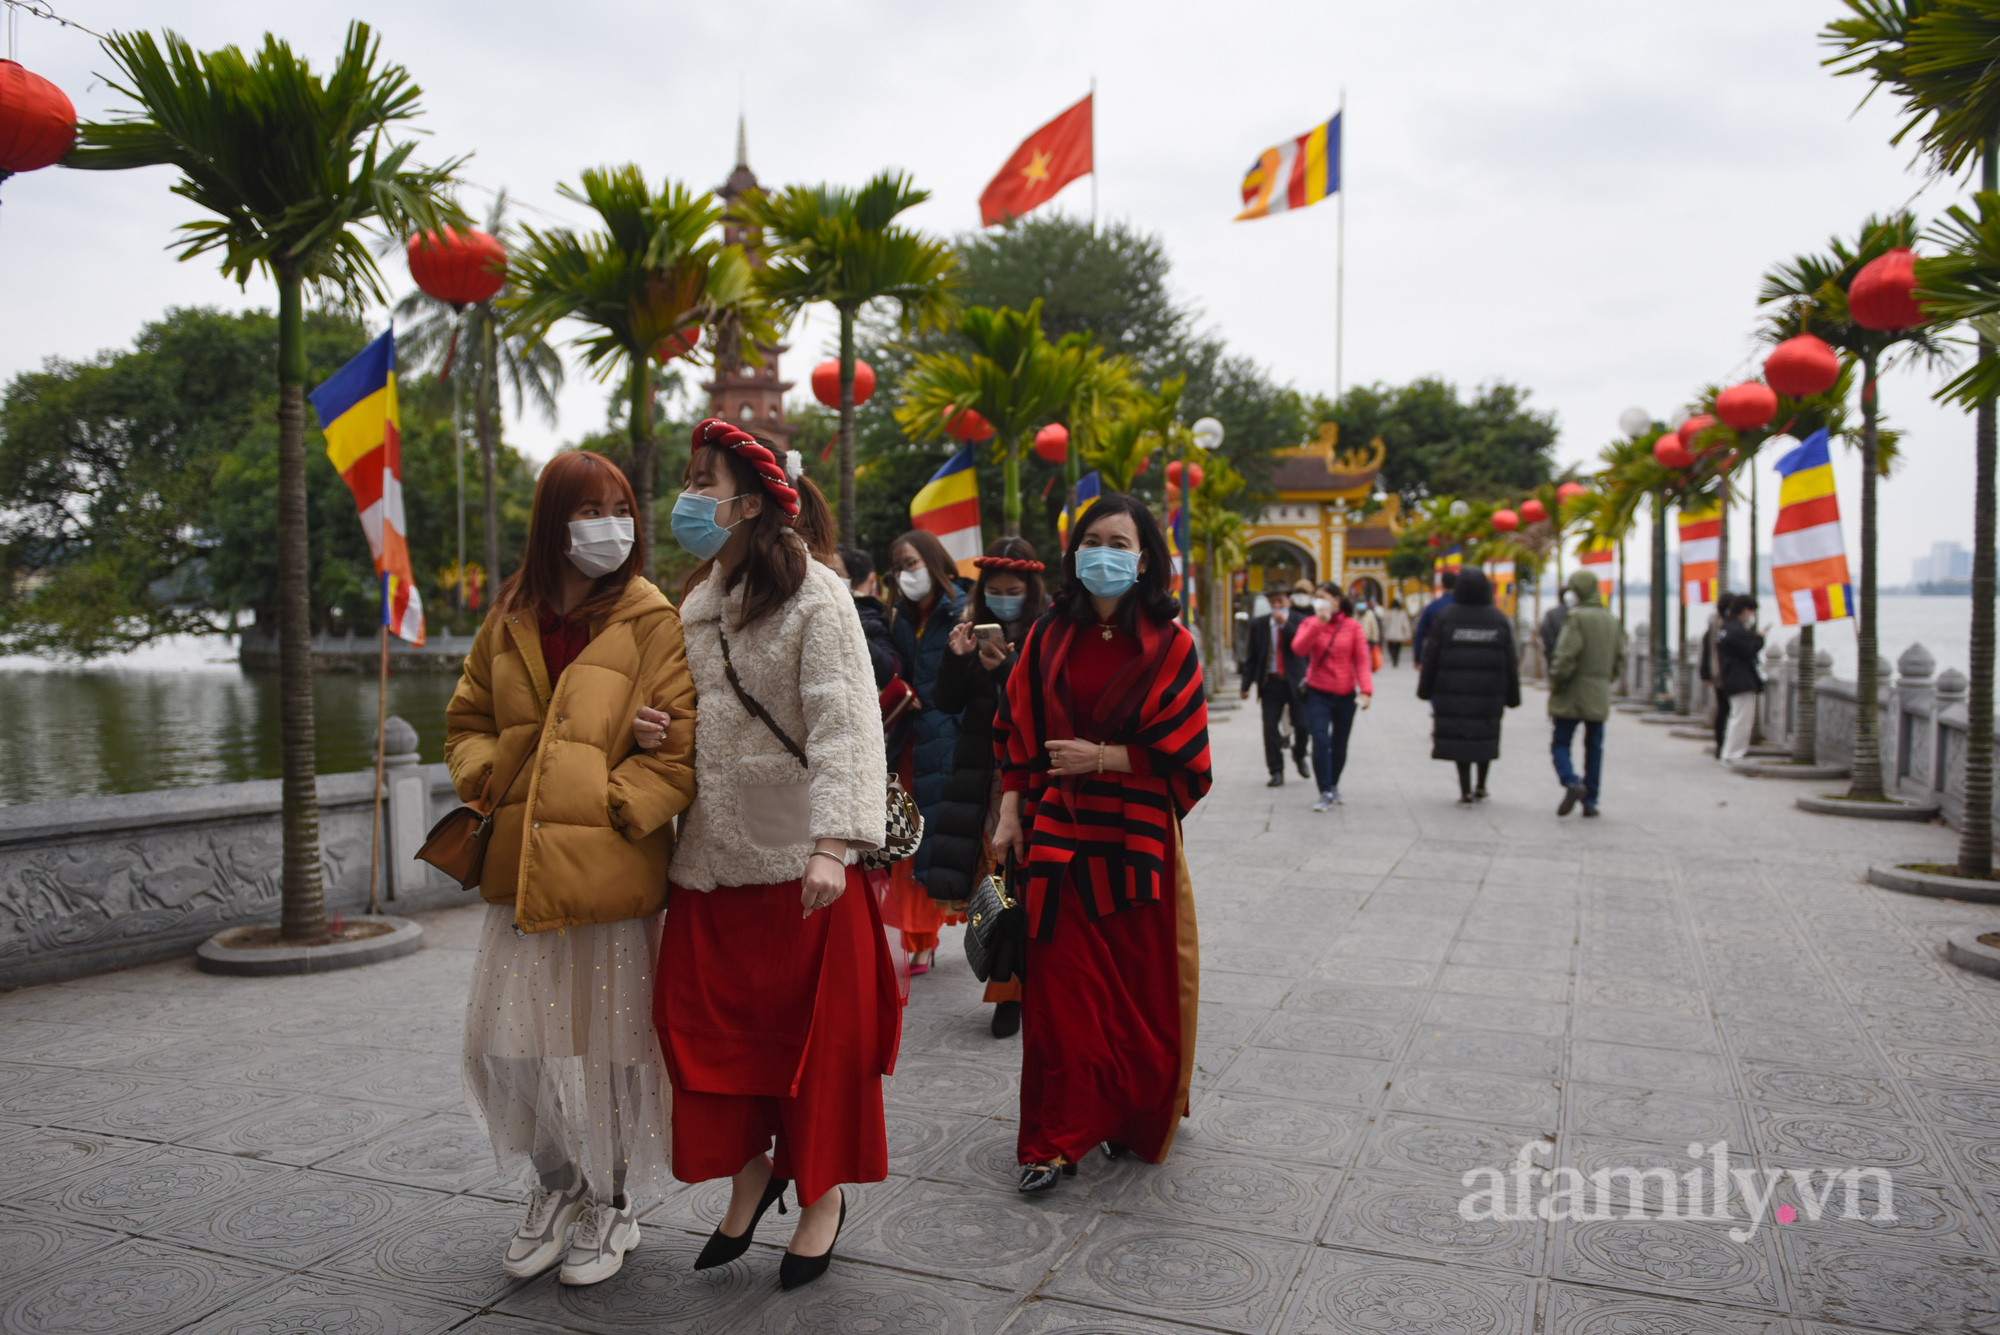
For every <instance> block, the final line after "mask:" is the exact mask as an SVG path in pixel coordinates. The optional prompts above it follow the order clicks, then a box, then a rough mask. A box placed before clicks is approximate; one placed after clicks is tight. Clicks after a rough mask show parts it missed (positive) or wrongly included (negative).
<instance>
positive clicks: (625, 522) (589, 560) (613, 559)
mask: <svg viewBox="0 0 2000 1335" xmlns="http://www.w3.org/2000/svg"><path fill="white" fill-rule="evenodd" d="M631 554H632V521H631V520H630V519H572V520H570V521H569V562H570V564H571V565H573V566H575V567H576V568H577V569H578V570H581V571H582V572H583V573H584V574H586V575H588V576H590V577H591V578H592V579H596V578H597V577H598V576H600V575H608V574H610V573H611V572H612V571H614V570H616V569H617V568H618V567H619V566H622V565H624V564H625V558H626V557H627V556H630V555H631Z"/></svg>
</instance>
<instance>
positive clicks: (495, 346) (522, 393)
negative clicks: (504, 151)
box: [396, 190, 563, 592]
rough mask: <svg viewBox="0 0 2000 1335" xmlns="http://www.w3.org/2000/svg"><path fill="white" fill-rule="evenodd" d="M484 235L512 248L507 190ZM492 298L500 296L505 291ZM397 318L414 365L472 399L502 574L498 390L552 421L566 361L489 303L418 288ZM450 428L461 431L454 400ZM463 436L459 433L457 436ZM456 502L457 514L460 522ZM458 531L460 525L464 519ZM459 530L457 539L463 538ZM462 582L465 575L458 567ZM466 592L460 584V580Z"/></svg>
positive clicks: (496, 573)
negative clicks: (509, 325) (511, 325)
mask: <svg viewBox="0 0 2000 1335" xmlns="http://www.w3.org/2000/svg"><path fill="white" fill-rule="evenodd" d="M486 234H487V235H488V236H491V237H493V238H494V239H496V240H497V241H499V242H500V243H501V244H502V245H504V246H507V247H508V248H509V249H512V248H513V245H514V243H515V234H514V226H513V224H512V223H511V222H509V221H508V218H507V192H506V191H504V190H503V191H501V192H500V193H499V194H498V195H496V196H495V197H494V200H493V207H492V208H491V209H490V210H488V211H487V214H486ZM496 295H497V296H499V297H501V298H503V299H504V297H505V296H506V295H507V288H506V287H502V288H501V289H500V292H499V293H497V294H496ZM396 318H397V319H399V320H404V321H408V323H407V324H406V325H405V326H404V328H403V332H402V334H401V335H399V336H398V338H397V344H398V349H399V352H400V353H401V355H402V356H403V358H404V359H405V360H406V361H407V362H408V363H409V364H410V365H411V366H413V367H423V368H424V369H425V370H426V371H428V372H430V373H431V374H434V375H438V376H440V377H443V376H447V375H448V376H449V377H450V379H451V382H452V386H453V389H454V391H455V392H456V391H460V390H463V391H466V392H469V393H470V394H471V396H472V420H473V429H474V433H475V435H476V436H477V438H478V441H479V457H480V461H481V464H482V465H483V468H484V472H485V479H484V483H485V501H486V505H485V509H484V511H483V513H484V514H485V516H486V522H485V529H486V543H485V546H486V578H487V579H488V580H489V581H495V580H498V579H499V578H500V502H499V497H498V494H497V492H496V489H495V484H494V471H495V468H496V460H495V453H496V451H495V445H496V441H495V438H494V436H495V433H494V430H493V416H494V413H495V412H496V411H497V410H498V409H499V407H500V391H501V389H502V388H503V387H507V388H511V389H512V390H513V391H514V413H515V415H516V416H519V415H521V414H522V413H524V412H526V411H527V408H528V405H529V403H531V402H532V403H533V404H534V405H535V408H536V409H537V411H539V412H540V413H541V415H542V418H543V420H544V421H546V422H547V423H548V424H549V425H550V426H554V425H555V424H556V391H558V390H560V389H561V388H562V383H563V364H562V358H561V357H560V356H558V355H557V354H556V350H555V349H554V348H552V347H550V346H549V345H548V344H547V343H546V342H544V341H543V340H542V339H540V338H536V337H529V336H528V335H526V334H525V333H523V332H521V331H518V330H508V329H503V328H502V327H501V319H500V316H499V314H498V313H497V312H496V311H495V310H494V305H493V302H492V301H491V300H488V301H482V302H478V303H476V304H474V305H472V306H468V307H467V308H466V309H465V311H464V312H463V313H461V312H459V311H458V310H455V309H454V308H453V307H452V305H451V303H450V302H448V301H439V300H438V299H437V298H436V297H433V296H431V295H430V294H429V293H427V292H424V291H421V290H419V291H416V292H412V293H410V295H409V296H407V297H404V298H403V299H402V300H401V301H399V302H397V303H396ZM452 430H453V431H454V432H455V431H457V430H458V420H457V410H456V405H455V404H454V409H453V414H452ZM460 439H463V437H460ZM464 517H465V516H464V510H463V507H462V506H461V509H460V512H459V518H460V520H461V521H463V519H464ZM460 527H461V530H462V529H463V523H462V522H461V525H460ZM464 536H465V535H464V533H463V532H462V531H461V532H460V534H459V537H460V539H461V540H463V538H464ZM459 573H460V578H461V579H463V576H464V572H463V571H461V572H459ZM459 587H460V591H461V592H463V590H464V585H463V584H462V583H461V584H460V586H459Z"/></svg>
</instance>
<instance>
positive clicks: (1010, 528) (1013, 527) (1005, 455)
mask: <svg viewBox="0 0 2000 1335" xmlns="http://www.w3.org/2000/svg"><path fill="white" fill-rule="evenodd" d="M1000 480H1001V486H1002V488H1003V489H1004V491H1005V495H1003V496H1002V497H1001V513H1002V514H1003V515H1005V516H1006V520H1007V523H1006V527H1005V528H1003V529H1002V530H1001V531H1002V533H1004V534H1005V535H1006V536H1007V537H1010V538H1018V537H1020V536H1021V438H1020V437H1019V436H1008V437H1006V438H1005V439H1004V440H1002V441H1001V443H1000Z"/></svg>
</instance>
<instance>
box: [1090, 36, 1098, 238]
mask: <svg viewBox="0 0 2000 1335" xmlns="http://www.w3.org/2000/svg"><path fill="white" fill-rule="evenodd" d="M1090 234H1091V235H1092V236H1096V235H1097V73H1096V71H1094V70H1093V71H1092V72H1091V75H1090Z"/></svg>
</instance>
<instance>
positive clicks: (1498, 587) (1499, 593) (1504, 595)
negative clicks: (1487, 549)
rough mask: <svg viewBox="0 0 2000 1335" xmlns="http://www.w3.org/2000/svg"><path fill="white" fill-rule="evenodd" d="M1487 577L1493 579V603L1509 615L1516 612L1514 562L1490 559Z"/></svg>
mask: <svg viewBox="0 0 2000 1335" xmlns="http://www.w3.org/2000/svg"><path fill="white" fill-rule="evenodd" d="M1486 575H1487V578H1489V579H1491V580H1492V581H1493V605H1494V606H1495V607H1497V608H1499V609H1500V610H1501V611H1503V612H1505V613H1506V614H1507V615H1508V616H1512V615H1513V614H1514V563H1513V562H1512V561H1488V562H1487V563H1486Z"/></svg>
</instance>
